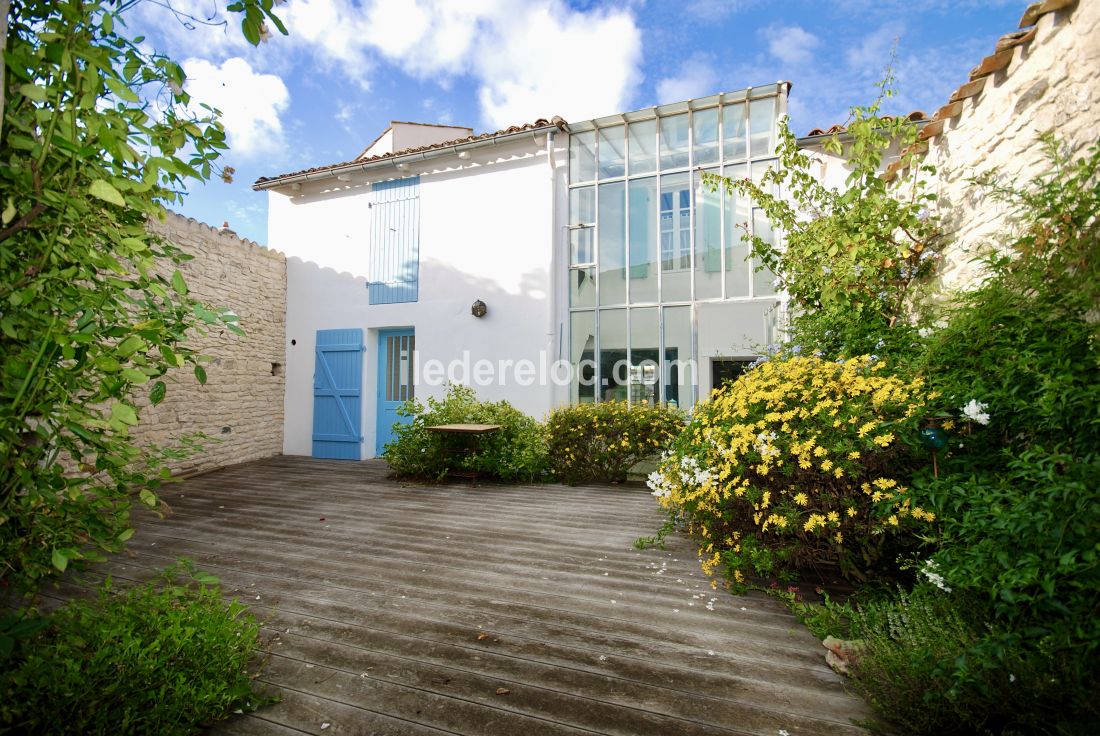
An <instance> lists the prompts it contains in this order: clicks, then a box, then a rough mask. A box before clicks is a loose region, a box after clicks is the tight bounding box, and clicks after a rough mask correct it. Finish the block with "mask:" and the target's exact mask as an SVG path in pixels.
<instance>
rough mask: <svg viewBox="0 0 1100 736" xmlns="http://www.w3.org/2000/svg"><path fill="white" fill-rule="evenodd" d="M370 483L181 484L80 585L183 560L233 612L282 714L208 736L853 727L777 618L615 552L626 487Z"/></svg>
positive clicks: (766, 607) (268, 470) (822, 674)
mask: <svg viewBox="0 0 1100 736" xmlns="http://www.w3.org/2000/svg"><path fill="white" fill-rule="evenodd" d="M387 475H388V470H387V468H386V467H385V465H384V464H383V463H379V462H365V463H352V462H340V461H325V460H312V459H309V458H292V457H281V458H273V459H270V460H265V461H259V462H254V463H247V464H243V465H238V466H233V467H230V468H225V469H222V470H219V471H215V472H212V473H207V474H204V475H201V476H196V477H194V478H190V479H188V480H186V481H184V482H183V483H181V484H179V485H176V486H172V487H169V488H168V489H167V490H166V491H165V492H164V494H163V496H164V498H165V500H166V501H167V502H168V504H169V506H170V508H171V510H172V513H170V514H169V515H168V516H167V517H166V518H164V519H163V520H160V519H156V518H155V517H153V516H152V515H142V516H141V518H140V520H139V523H138V524H137V528H138V531H137V534H135V536H134V538H133V539H132V540H131V544H130V548H129V549H130V553H131V554H130V555H129V556H127V557H123V556H119V557H116V558H114V559H112V560H110V561H108V562H107V563H104V564H103V565H101V566H98V568H96V569H95V570H93V573H92V574H91V575H89V576H88V579H87V580H86V581H84V584H86V585H90V584H94V581H95V580H96V579H97V578H98V577H100V576H102V575H105V574H110V575H112V576H113V577H115V579H116V580H119V581H122V582H125V581H131V582H132V581H140V580H146V579H148V578H150V577H152V576H153V575H154V574H155V571H156V570H157V569H159V568H161V567H163V566H164V565H166V564H168V563H170V562H171V561H172V560H173V559H175V558H177V557H180V556H185V557H189V558H191V559H192V560H194V561H195V563H196V564H197V565H198V566H199V567H200V568H202V569H205V570H209V571H210V572H212V573H213V574H215V575H217V576H218V577H219V578H221V580H222V584H223V590H224V592H225V594H226V595H227V596H235V597H237V598H238V599H240V600H242V601H243V602H245V603H247V604H249V605H250V607H251V608H252V609H253V612H254V613H255V615H256V616H257V618H258V619H259V620H261V621H263V622H264V627H265V628H264V639H265V642H266V644H265V647H266V649H267V650H268V651H269V653H270V658H269V662H268V666H267V667H266V669H265V670H264V673H263V675H262V677H261V679H262V681H263V682H265V683H266V684H267V686H268V687H269V689H270V690H271V691H272V692H274V693H276V694H278V695H280V696H281V697H282V701H281V702H280V703H278V704H276V705H272V706H267V707H265V708H262V709H261V710H260V711H259V712H258V713H255V714H251V715H246V716H240V717H237V718H234V719H231V720H230V721H227V722H225V723H223V724H221V725H219V726H218V727H217V728H215V729H214V732H215V733H226V734H232V733H241V734H259V733H275V734H287V733H318V734H319V733H324V734H336V733H341V734H444V733H449V734H470V735H471V736H475V735H480V734H498V733H499V734H522V735H523V736H528V735H533V734H619V735H622V736H632V735H639V736H640V735H644V734H655V735H664V734H670V735H672V734H693V735H694V734H697V735H699V736H702V735H703V734H746V735H748V734H769V735H771V736H774V735H775V734H777V733H779V731H781V730H785V731H787V732H789V733H791V734H805V735H807V736H810V735H812V734H860V733H863V731H862V730H861V729H860V728H858V727H857V726H855V725H853V721H855V720H862V719H865V718H867V717H868V715H869V712H868V710H867V708H866V706H865V705H864V704H863V703H862V702H861V701H860V700H859V699H857V698H855V697H853V696H851V695H849V694H848V693H846V692H845V690H844V686H843V682H842V681H841V679H840V678H839V677H838V676H837V675H835V674H834V673H833V672H832V671H831V670H829V669H828V667H826V666H825V664H824V659H823V657H822V650H821V647H820V644H819V643H818V642H817V641H816V639H814V638H813V637H812V636H811V635H810V634H809V632H808V631H806V630H805V628H804V627H803V626H801V624H799V623H798V622H797V620H796V619H795V618H794V617H793V616H792V615H791V614H790V613H789V612H788V611H787V610H786V609H785V608H784V607H783V606H782V605H780V604H779V603H778V602H777V601H775V600H772V599H770V598H768V597H766V596H761V595H748V596H731V595H729V594H727V593H725V592H722V591H718V592H714V591H712V590H711V587H710V586H709V584H708V581H707V580H706V578H705V577H704V576H703V575H702V574H701V572H700V571H699V568H698V564H697V562H696V555H695V553H694V551H693V549H692V547H691V544H690V542H689V541H688V540H685V539H683V538H680V537H670V538H669V540H668V544H667V549H665V550H646V551H638V550H636V549H634V548H633V547H632V542H633V540H634V539H635V538H637V537H639V536H646V535H650V534H652V533H653V531H654V530H655V529H656V528H657V527H658V526H660V524H661V523H662V521H663V518H662V516H661V514H660V513H659V512H658V510H657V508H656V504H655V503H654V502H653V499H652V497H650V496H649V494H648V493H647V492H646V491H645V490H644V489H641V488H638V487H632V486H602V487H601V486H590V487H567V486H559V485H545V486H543V485H514V486H509V485H491V484H484V485H479V486H472V485H469V484H451V485H437V486H430V485H416V484H409V483H401V482H397V481H394V480H391V479H389V478H388V477H387ZM78 589H79V585H77V584H75V583H73V582H69V583H64V584H62V586H61V587H60V588H59V593H58V594H59V595H74V594H77V593H78V592H79V590H78ZM708 603H709V604H710V607H711V608H713V610H708V607H707V604H708ZM498 688H504V689H505V690H507V691H508V692H507V693H504V694H497V690H498ZM323 723H327V724H329V725H328V726H327V727H326V728H325V729H324V730H322V729H321V725H322V724H323Z"/></svg>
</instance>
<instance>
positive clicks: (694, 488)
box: [649, 356, 933, 586]
mask: <svg viewBox="0 0 1100 736" xmlns="http://www.w3.org/2000/svg"><path fill="white" fill-rule="evenodd" d="M926 400H927V397H926V392H925V390H924V388H923V384H922V382H921V381H920V380H919V379H917V380H912V381H906V380H903V379H901V378H898V377H896V376H891V375H889V371H888V369H887V367H886V364H885V362H884V361H877V360H873V359H872V358H870V357H867V356H865V357H862V358H853V359H851V360H848V361H837V362H832V361H827V360H823V359H820V358H816V357H804V356H802V357H799V356H795V357H788V358H785V359H777V360H771V361H767V362H765V363H763V364H762V365H760V366H757V367H756V368H754V369H752V370H750V371H749V372H747V373H745V374H743V375H742V376H741V377H740V378H739V379H738V380H737V381H735V382H733V383H731V384H728V385H726V386H725V387H723V388H722V389H720V390H718V391H716V392H714V394H712V396H711V398H710V399H709V400H707V401H705V402H703V403H702V404H700V405H698V406H696V408H695V411H694V412H693V414H692V420H691V422H690V424H688V426H687V429H686V430H685V431H684V433H683V434H682V435H681V436H680V438H679V439H678V440H677V441H676V444H675V446H674V450H673V452H672V454H671V455H670V456H669V457H667V458H666V459H665V460H664V461H662V463H661V465H660V467H659V469H658V470H657V471H656V472H654V473H653V474H652V475H651V476H650V483H649V484H650V487H651V488H652V489H653V494H654V495H655V496H657V497H658V499H659V500H660V503H661V505H662V506H663V507H664V508H665V509H667V510H669V511H670V513H671V514H673V515H683V516H685V517H686V518H687V520H688V521H689V523H690V528H691V530H692V531H693V532H694V533H695V534H696V535H697V538H698V543H699V548H700V549H699V551H700V554H701V556H702V562H703V570H704V571H705V572H706V573H707V574H711V573H713V572H714V571H715V570H717V569H719V568H722V569H723V570H724V572H725V573H726V574H727V576H729V577H730V578H732V580H733V583H734V584H735V585H737V586H743V585H745V584H746V583H747V580H748V578H749V577H750V576H769V577H770V576H779V577H780V578H781V579H787V578H790V577H793V576H794V575H795V574H796V573H797V571H799V570H807V569H810V568H818V569H820V568H835V569H838V570H839V572H840V573H841V574H843V575H845V576H847V577H850V578H857V579H858V578H862V577H865V576H866V575H868V574H869V573H871V572H873V571H876V570H877V569H879V568H881V565H880V563H881V562H882V561H887V562H892V558H891V555H890V554H888V553H889V552H896V549H895V548H892V547H891V544H892V542H894V541H896V540H898V539H899V538H900V535H899V534H898V532H899V531H901V530H903V529H904V528H906V527H910V526H916V527H918V528H923V525H925V524H927V523H928V522H930V521H932V520H933V515H932V514H931V513H929V512H927V511H926V510H925V509H923V508H920V507H918V506H913V505H911V504H910V503H909V501H908V500H906V499H905V498H904V492H905V490H906V489H905V488H904V487H903V486H902V485H901V484H902V483H904V482H905V480H906V479H907V477H908V473H909V471H910V470H911V469H912V467H913V463H914V456H913V453H912V443H913V442H914V441H915V440H916V439H917V424H918V421H919V418H920V417H921V415H922V411H923V406H924V404H925V402H926Z"/></svg>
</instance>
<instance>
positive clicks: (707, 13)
mask: <svg viewBox="0 0 1100 736" xmlns="http://www.w3.org/2000/svg"><path fill="white" fill-rule="evenodd" d="M755 4H756V3H755V0H691V1H690V2H689V3H688V4H687V6H686V10H687V12H688V13H689V14H691V15H693V16H695V17H696V18H698V19H700V20H704V21H708V22H711V23H713V22H718V21H723V20H725V19H726V18H728V17H730V16H731V15H734V14H735V13H738V12H740V11H741V10H743V9H745V8H747V7H750V6H752V5H755Z"/></svg>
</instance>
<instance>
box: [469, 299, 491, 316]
mask: <svg viewBox="0 0 1100 736" xmlns="http://www.w3.org/2000/svg"><path fill="white" fill-rule="evenodd" d="M488 311H489V307H487V306H485V302H483V301H481V300H480V299H478V300H477V301H476V302H474V303H473V305H472V306H471V307H470V314H472V315H474V316H475V317H477V318H478V319H480V318H482V317H484V316H485V315H486V313H488Z"/></svg>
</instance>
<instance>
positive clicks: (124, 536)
mask: <svg viewBox="0 0 1100 736" xmlns="http://www.w3.org/2000/svg"><path fill="white" fill-rule="evenodd" d="M132 536H134V530H133V528H130V529H123V530H122V531H121V532H119V535H118V536H117V537H115V539H117V540H118V541H120V542H125V541H127V540H128V539H130V537H132Z"/></svg>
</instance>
